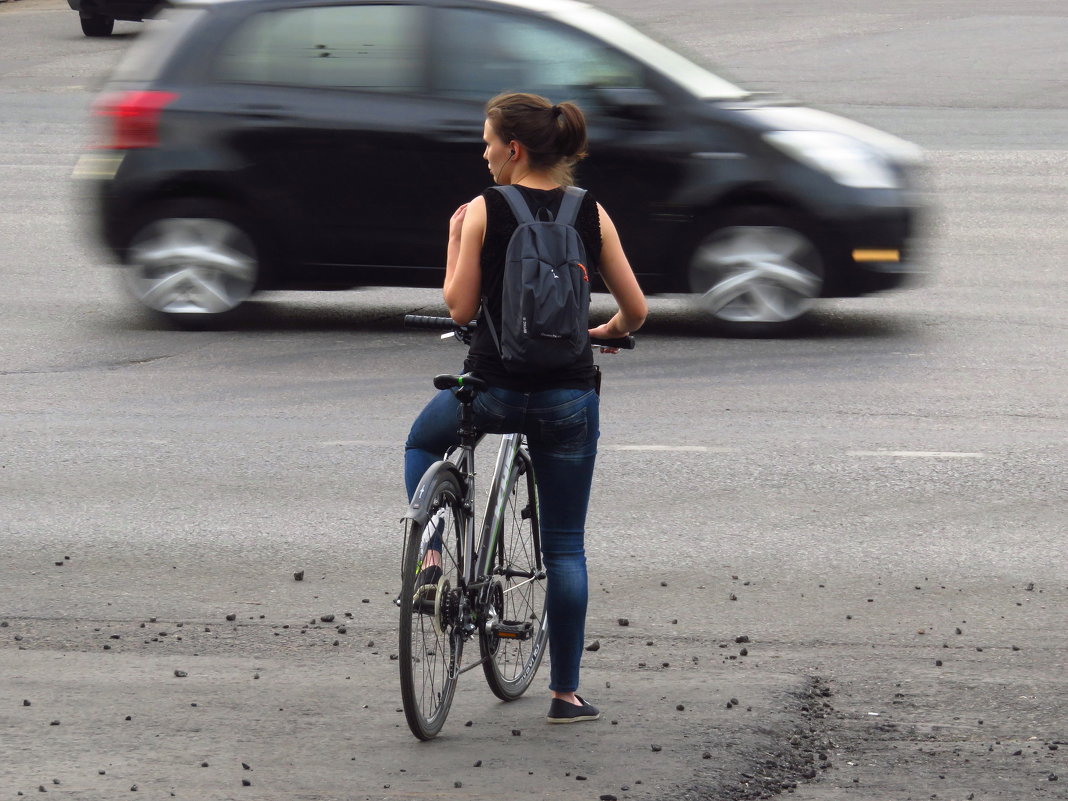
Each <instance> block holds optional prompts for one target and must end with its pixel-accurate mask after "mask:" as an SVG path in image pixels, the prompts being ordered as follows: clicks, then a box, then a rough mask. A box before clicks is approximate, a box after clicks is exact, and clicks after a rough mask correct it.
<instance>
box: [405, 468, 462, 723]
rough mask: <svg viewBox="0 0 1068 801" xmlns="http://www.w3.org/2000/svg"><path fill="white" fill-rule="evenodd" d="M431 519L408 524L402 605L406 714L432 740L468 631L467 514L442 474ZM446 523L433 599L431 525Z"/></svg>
mask: <svg viewBox="0 0 1068 801" xmlns="http://www.w3.org/2000/svg"><path fill="white" fill-rule="evenodd" d="M430 497H431V498H432V499H433V500H432V502H431V506H430V509H431V514H430V523H428V524H427V526H426V527H424V526H421V525H419V524H417V523H415V522H414V521H410V522H409V524H408V535H407V538H408V542H407V549H406V551H405V559H404V565H403V579H402V582H401V606H400V647H399V651H400V653H399V657H400V680H401V698H402V700H403V705H404V716H405V718H406V719H407V721H408V727H409V728H410V729H411V730H412V734H414V735H415V736H416V737H418V738H419V739H420V740H429V739H431V738H432V737H434V736H435V735H436V734H437V733H438V732H439V731H441V727H442V725H443V724H444V723H445V718H446V717H447V716H448V714H449V707H450V706H451V705H452V699H453V694H454V693H455V691H456V681H457V676H458V672H459V670H460V657H461V656H462V654H463V634H462V632H461V630H460V628H459V626H458V620H457V615H456V596H457V595H458V592H457V586H458V578H459V575H460V565H461V563H462V562H461V559H460V541H461V539H460V538H461V533H462V519H463V518H462V516H461V514H460V508H459V501H458V498H459V497H460V492H459V487H457V485H456V481H455V479H453V478H452V477H451V476H442V477H441V479H440V480H439V483H438V484H437V485H436V486H435V487H434V488H433V490H432V492H431V493H430ZM439 519H440V520H441V521H442V525H441V533H440V538H441V544H442V548H441V563H442V578H441V581H439V582H438V583H437V585H436V587H435V594H434V597H433V599H432V600H430V601H428V600H427V596H426V595H424V594H423V593H425V590H423V591H421V594H420V597H419V599H416V591H417V587H418V586H419V583H420V570H421V568H422V564H423V560H424V558H425V556H426V551H427V549H428V545H429V539H431V538H430V537H428V534H429V531H430V530H435V529H434V527H435V525H436V521H438V520H439Z"/></svg>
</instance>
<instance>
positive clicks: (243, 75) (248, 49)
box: [215, 5, 423, 92]
mask: <svg viewBox="0 0 1068 801" xmlns="http://www.w3.org/2000/svg"><path fill="white" fill-rule="evenodd" d="M421 12H422V9H421V8H418V7H416V6H404V5H388V6H387V5H381V6H378V5H366V6H317V7H313V8H298V9H290V10H285V11H271V12H263V13H259V14H256V15H254V16H252V17H251V18H250V19H249V20H248V21H247V22H246V23H245V24H244V25H243V26H242V27H241V28H240V29H239V30H238V31H237V32H236V33H235V34H234V35H233V36H232V37H231V38H230V39H229V40H228V41H227V42H226V43H225V44H224V46H223V47H222V49H221V51H220V55H219V58H218V60H217V62H216V65H215V74H216V77H218V78H220V79H222V80H226V81H239V82H248V83H274V84H291V85H299V86H322V87H331V88H346V89H360V90H364V91H374V92H405V91H412V90H416V89H418V88H420V87H421V85H422V83H423V81H422V76H423V59H422V47H421V43H422V32H421V26H420V20H421V19H422V13H421Z"/></svg>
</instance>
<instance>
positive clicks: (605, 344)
mask: <svg viewBox="0 0 1068 801" xmlns="http://www.w3.org/2000/svg"><path fill="white" fill-rule="evenodd" d="M404 327H405V328H424V329H433V330H435V331H453V332H456V333H460V334H463V333H470V332H472V331H474V330H475V328H477V327H478V321H476V320H472V321H471V322H469V323H468V324H467V325H457V324H456V323H455V322H454V321H453V319H452V318H451V317H430V316H427V315H423V314H406V315H404ZM590 344H591V345H596V346H597V347H599V348H619V349H621V350H633V349H634V345H635V341H634V337H632V336H626V337H620V338H618V339H601V338H599V337H590Z"/></svg>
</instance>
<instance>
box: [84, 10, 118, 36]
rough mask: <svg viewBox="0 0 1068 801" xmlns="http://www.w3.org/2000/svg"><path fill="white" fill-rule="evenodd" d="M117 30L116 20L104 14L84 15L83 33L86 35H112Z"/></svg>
mask: <svg viewBox="0 0 1068 801" xmlns="http://www.w3.org/2000/svg"><path fill="white" fill-rule="evenodd" d="M113 30H115V20H114V18H112V17H106V16H104V15H103V14H93V15H91V16H88V17H82V33H84V34H85V35H86V36H111V32H112V31H113Z"/></svg>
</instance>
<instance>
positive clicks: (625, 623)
mask: <svg viewBox="0 0 1068 801" xmlns="http://www.w3.org/2000/svg"><path fill="white" fill-rule="evenodd" d="M617 622H618V623H619V625H621V626H629V625H630V620H628V619H627V618H625V617H621V618H620V619H619V620H618V621H617Z"/></svg>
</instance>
